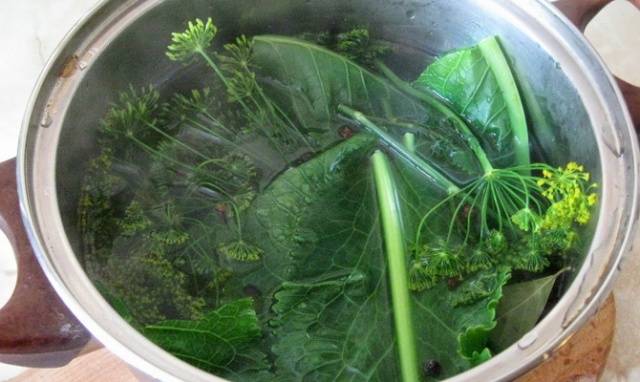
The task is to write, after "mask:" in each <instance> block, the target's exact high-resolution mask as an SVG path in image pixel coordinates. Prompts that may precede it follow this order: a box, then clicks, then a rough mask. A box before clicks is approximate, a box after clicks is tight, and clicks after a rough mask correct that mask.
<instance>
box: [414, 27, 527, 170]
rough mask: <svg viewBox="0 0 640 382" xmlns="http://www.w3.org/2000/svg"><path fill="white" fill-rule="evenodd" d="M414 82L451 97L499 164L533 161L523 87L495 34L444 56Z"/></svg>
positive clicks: (456, 107) (519, 163)
mask: <svg viewBox="0 0 640 382" xmlns="http://www.w3.org/2000/svg"><path fill="white" fill-rule="evenodd" d="M414 86H415V87H416V88H417V89H420V90H425V91H433V92H435V93H437V94H439V95H440V96H442V97H444V98H445V99H446V100H448V101H449V102H450V104H451V105H452V107H453V109H454V111H456V112H458V113H459V114H460V115H462V116H463V117H464V118H465V119H467V120H468V121H469V122H470V123H471V128H472V130H473V132H474V133H475V134H476V135H477V136H478V138H479V139H480V140H481V143H482V145H483V147H484V149H485V150H486V151H487V154H488V156H489V158H490V160H491V161H492V162H493V164H494V165H496V166H498V167H508V166H513V165H526V164H529V138H528V132H527V122H526V117H525V114H524V109H523V106H522V101H521V99H520V93H519V92H518V88H517V85H516V82H515V79H514V77H513V74H512V73H511V69H510V68H509V64H508V62H507V60H506V58H505V56H504V54H503V52H502V49H501V48H500V44H499V42H498V40H497V38H496V37H490V38H487V39H485V40H483V41H481V42H480V44H479V45H478V46H474V47H471V48H467V49H462V50H459V51H455V52H453V53H449V54H447V55H445V56H443V57H441V58H440V59H438V60H437V61H435V62H434V63H433V64H431V65H430V66H429V67H428V68H427V69H426V70H425V72H424V73H422V74H421V75H420V77H419V78H418V79H417V80H416V81H415V83H414Z"/></svg>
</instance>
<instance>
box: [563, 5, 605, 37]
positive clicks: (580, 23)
mask: <svg viewBox="0 0 640 382" xmlns="http://www.w3.org/2000/svg"><path fill="white" fill-rule="evenodd" d="M612 1H613V0H558V1H556V2H554V3H553V5H555V6H556V7H557V8H558V9H560V11H561V12H562V13H564V15H565V16H567V18H568V19H569V20H571V22H572V23H574V24H575V25H576V26H577V27H578V28H580V30H581V31H584V29H585V28H586V27H587V24H589V21H591V19H593V18H594V17H595V15H597V14H598V12H600V11H601V10H602V8H604V7H605V6H606V5H607V4H609V3H610V2H612Z"/></svg>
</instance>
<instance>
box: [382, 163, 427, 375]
mask: <svg viewBox="0 0 640 382" xmlns="http://www.w3.org/2000/svg"><path fill="white" fill-rule="evenodd" d="M371 161H372V163H373V174H374V178H375V185H376V193H377V195H378V208H379V209H380V215H381V219H382V231H383V237H384V242H385V249H386V250H385V252H386V254H387V263H388V267H389V284H390V286H391V299H392V303H393V316H394V321H395V331H396V337H397V341H398V352H399V356H400V370H401V373H402V380H403V381H404V382H418V381H419V380H420V378H419V374H418V358H417V354H416V346H415V337H414V333H413V323H412V316H411V300H410V297H409V283H408V280H407V279H408V277H407V254H406V245H405V240H404V234H403V232H402V221H401V214H400V206H399V204H398V202H399V200H398V199H399V197H398V195H397V192H396V187H395V184H394V181H393V177H392V175H391V168H390V165H389V160H388V159H387V156H386V155H385V154H383V153H382V152H381V151H376V152H375V153H374V154H373V156H372V157H371Z"/></svg>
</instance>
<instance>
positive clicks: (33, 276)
mask: <svg viewBox="0 0 640 382" xmlns="http://www.w3.org/2000/svg"><path fill="white" fill-rule="evenodd" d="M15 172H16V165H15V160H9V161H7V162H3V163H0V230H2V231H4V232H5V233H6V235H7V237H8V238H9V241H10V242H11V245H12V246H13V249H14V251H15V254H16V260H17V263H18V281H17V284H16V289H15V291H14V292H13V295H12V296H11V299H10V300H9V302H8V303H7V305H5V306H4V308H2V309H1V310H0V362H4V363H11V364H16V365H22V366H29V367H51V366H60V365H64V364H66V363H68V362H69V361H70V360H71V359H72V358H73V357H74V356H75V355H76V354H77V353H78V351H79V350H80V349H81V348H82V347H83V346H84V345H85V343H86V342H87V341H88V340H89V338H90V336H89V334H88V333H87V332H86V331H85V329H84V328H83V327H82V325H80V323H79V322H78V321H77V320H76V319H75V318H74V317H73V316H72V315H71V313H70V312H69V310H68V309H67V308H66V307H65V306H64V304H63V303H62V301H60V299H59V297H58V295H56V293H55V292H54V291H53V289H52V288H51V286H50V285H49V282H48V281H47V279H46V277H45V276H44V274H43V273H42V270H41V269H40V266H39V264H38V262H37V260H36V258H35V255H34V254H33V251H32V250H31V246H30V244H29V240H28V238H27V234H26V232H25V230H24V227H23V225H22V218H21V216H20V208H19V205H18V195H17V191H16V175H15ZM2 256H12V254H6V253H5V254H2Z"/></svg>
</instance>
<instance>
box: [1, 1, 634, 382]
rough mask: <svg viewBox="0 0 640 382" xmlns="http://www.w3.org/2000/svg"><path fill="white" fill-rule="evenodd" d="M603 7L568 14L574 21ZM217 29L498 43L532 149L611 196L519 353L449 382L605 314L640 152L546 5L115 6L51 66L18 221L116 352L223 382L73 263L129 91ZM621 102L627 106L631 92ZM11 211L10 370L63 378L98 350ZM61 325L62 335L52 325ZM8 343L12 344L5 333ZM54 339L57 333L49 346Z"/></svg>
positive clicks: (170, 372)
mask: <svg viewBox="0 0 640 382" xmlns="http://www.w3.org/2000/svg"><path fill="white" fill-rule="evenodd" d="M607 2H608V1H606V0H589V1H583V0H576V1H575V2H569V1H563V2H561V5H562V6H563V7H565V9H567V10H569V11H571V12H573V13H571V12H570V13H569V15H570V16H572V17H573V18H574V19H575V20H574V21H580V20H582V19H583V17H587V15H588V13H589V12H588V11H592V10H594V9H597V8H599V7H601V6H603V5H604V4H605V3H607ZM208 16H212V17H213V18H214V19H215V20H216V23H217V24H218V26H219V27H220V29H221V31H222V35H223V36H233V35H236V34H238V33H247V34H255V33H264V32H270V33H284V34H291V33H295V32H300V31H306V30H309V29H313V30H326V29H330V28H332V27H335V26H336V25H339V24H340V23H342V22H345V21H348V20H357V21H358V22H359V23H362V24H368V25H371V26H372V27H373V28H374V30H375V33H377V34H380V35H382V36H383V37H384V38H385V39H387V40H390V41H395V42H398V43H401V44H402V45H403V46H404V47H405V48H406V49H407V50H408V51H411V50H419V51H421V52H426V53H427V54H428V55H430V56H432V57H433V56H436V55H438V54H441V53H443V52H445V51H447V50H450V49H453V48H457V47H461V46H465V45H470V44H473V43H474V42H476V41H478V40H479V39H481V38H483V37H486V36H487V35H493V34H497V35H499V36H500V37H501V40H502V42H503V44H504V45H505V47H506V51H507V52H509V54H510V59H511V61H512V64H513V67H514V70H515V71H516V72H517V74H518V77H519V78H520V79H521V83H520V87H521V89H522V92H523V94H524V99H525V101H526V103H527V107H528V108H529V109H530V110H534V111H536V112H535V113H532V116H533V118H532V120H531V125H532V129H533V132H534V135H535V136H536V139H538V140H539V142H540V144H541V146H542V147H543V148H546V149H547V151H548V153H549V154H550V158H549V159H550V160H551V161H556V162H564V161H566V160H568V159H569V158H571V159H573V160H577V161H580V162H583V163H585V164H586V165H587V167H588V168H589V169H590V170H591V171H592V173H593V174H594V175H595V177H596V178H597V179H596V180H597V181H598V183H600V184H601V185H602V190H601V191H602V199H601V203H600V213H599V218H598V220H597V224H594V225H593V227H591V229H592V232H593V241H592V243H591V245H590V247H589V248H588V250H587V251H586V255H585V257H584V259H580V262H579V264H576V265H578V266H579V271H577V272H576V273H575V279H574V281H573V282H572V283H571V284H570V285H568V286H567V288H566V291H565V294H564V297H563V298H562V299H561V300H560V302H559V303H558V304H557V305H556V307H555V308H554V309H553V310H552V311H551V312H550V313H549V314H548V315H547V316H546V317H545V318H544V319H543V320H542V322H540V323H539V324H538V325H537V326H536V327H535V328H534V329H533V330H532V331H531V332H530V333H528V334H527V335H526V336H525V337H524V338H522V339H521V340H520V341H519V342H518V343H517V344H514V345H513V346H511V347H510V348H509V349H508V350H506V351H504V352H503V353H500V354H498V355H497V356H495V357H494V358H493V359H492V360H490V361H489V362H486V363H484V364H482V365H480V366H478V367H476V368H474V369H472V370H469V371H467V372H465V373H464V374H461V375H459V376H457V377H455V378H453V379H452V381H453V380H455V381H499V380H510V379H513V378H514V377H516V376H518V375H520V374H522V373H523V372H524V371H526V370H528V369H530V368H531V367H533V366H534V365H536V364H538V363H539V362H540V361H541V360H543V359H544V358H545V357H548V356H549V354H551V353H552V352H553V351H554V350H555V349H557V348H558V347H559V346H560V345H561V344H562V343H563V341H565V340H566V339H567V338H568V337H569V336H570V335H571V334H572V333H574V332H575V331H576V330H577V329H578V328H580V326H581V325H583V324H584V323H585V321H586V320H587V319H588V318H589V317H590V316H591V315H592V314H593V313H594V312H595V311H596V310H597V309H598V307H599V305H600V304H601V302H602V301H603V299H604V298H605V297H606V296H607V295H608V293H609V291H610V288H611V285H612V280H613V279H614V278H615V276H616V274H617V272H618V271H619V270H620V266H621V260H622V259H623V257H624V255H625V254H627V252H628V251H629V250H630V243H631V239H632V236H633V235H634V234H635V228H636V227H635V223H636V221H637V220H638V211H639V209H638V187H639V182H640V178H639V175H640V173H639V168H640V167H639V164H640V162H639V152H638V145H637V143H636V135H635V132H634V128H633V123H632V121H631V119H630V117H629V115H628V112H627V109H626V107H625V103H624V100H623V98H622V95H621V92H620V90H619V88H618V86H617V85H616V83H615V82H614V79H613V78H612V76H611V75H610V74H609V73H608V71H607V70H606V68H605V67H604V65H603V63H602V62H601V61H600V59H599V58H598V56H597V55H596V54H595V53H594V51H593V49H592V48H591V47H590V46H589V45H588V44H587V43H586V41H585V40H584V38H583V37H582V36H581V34H580V33H579V31H578V30H577V29H576V28H575V27H574V26H572V25H571V24H570V23H569V21H568V20H567V19H566V18H565V17H563V16H562V15H561V14H560V13H559V12H558V10H557V9H555V8H554V7H553V6H552V5H550V4H548V3H546V2H544V1H536V0H511V1H509V0H457V1H447V0H416V1H404V0H272V1H261V0H190V1H179V0H129V1H125V0H121V1H116V0H113V1H104V2H103V3H102V4H101V5H100V6H98V7H97V8H96V9H95V10H94V11H93V12H92V13H91V14H90V15H88V16H87V17H86V18H85V20H84V21H83V22H82V23H81V24H79V25H78V26H77V27H76V28H75V29H74V31H73V32H71V33H70V34H69V35H68V36H67V37H66V39H65V40H64V42H63V43H62V44H61V46H60V48H59V49H58V50H57V52H56V54H55V55H54V57H53V58H52V59H51V61H50V62H49V64H48V65H47V68H46V69H45V71H44V74H43V75H42V77H41V78H40V81H39V83H38V86H37V88H36V90H35V92H34V95H33V97H32V99H31V103H30V104H29V108H28V110H27V114H26V116H25V119H24V125H23V130H22V137H21V142H20V149H19V154H18V160H17V180H18V181H17V187H18V191H19V199H20V207H21V212H22V218H23V221H24V226H25V227H26V230H27V232H28V236H29V239H30V242H31V245H32V247H33V250H34V252H35V255H36V257H37V259H38V261H39V263H40V266H41V267H42V269H43V270H44V273H45V274H46V277H47V279H48V280H49V282H50V283H51V285H53V287H54V288H55V290H56V292H57V294H58V295H59V296H60V297H61V299H62V301H63V302H64V304H65V305H66V307H68V309H69V310H70V311H71V312H72V313H73V315H74V316H75V317H77V319H78V320H79V321H80V323H81V324H82V326H84V327H85V328H86V329H87V330H88V331H89V332H90V333H91V334H92V335H93V336H94V337H95V338H97V339H98V340H99V341H100V342H101V343H103V344H104V345H105V346H106V347H107V348H109V349H110V350H111V351H113V352H114V353H115V354H117V355H118V356H120V357H121V358H122V359H123V360H125V361H126V362H128V363H130V364H131V365H133V366H135V367H136V368H138V369H139V370H141V371H143V372H144V373H146V374H148V375H150V376H153V377H155V378H158V379H160V380H163V381H214V380H219V379H217V378H216V377H214V376H212V375H210V374H207V373H205V372H202V371H200V370H198V369H196V368H194V367H192V366H190V365H188V364H186V363H184V362H182V361H180V360H178V359H177V358H174V357H172V356H170V355H169V354H168V353H165V352H164V351H162V350H161V349H160V348H158V347H156V346H155V345H153V344H152V343H151V342H150V341H148V340H147V339H145V338H144V337H143V336H142V335H141V334H139V333H138V332H136V331H135V330H134V329H133V328H132V327H130V326H129V325H128V324H127V323H126V322H125V321H124V320H123V319H121V318H120V317H119V316H118V315H117V314H116V313H115V312H114V311H113V310H112V309H111V307H110V306H109V305H108V304H107V303H106V302H105V300H103V299H102V297H101V296H100V294H99V293H98V292H97V291H96V289H95V288H94V286H93V285H92V283H91V282H90V280H89V279H88V278H87V276H86V275H85V273H84V272H83V269H82V268H81V266H80V264H79V262H78V261H77V259H76V257H75V255H74V253H78V250H79V248H78V233H77V231H76V224H75V223H76V222H75V219H76V212H75V211H76V207H77V200H78V194H79V189H80V187H79V185H80V181H81V177H82V173H83V169H84V167H85V166H86V164H87V159H88V158H89V157H90V156H91V155H92V154H93V153H94V152H95V151H96V142H95V133H96V129H97V126H98V121H99V120H100V118H101V117H102V116H103V115H104V113H105V111H106V109H107V107H108V105H109V102H110V101H112V100H114V99H115V97H116V95H117V93H118V92H119V91H120V90H122V89H124V88H125V87H127V86H129V84H133V85H134V86H138V85H140V86H142V85H146V84H148V83H156V84H157V83H162V82H163V81H165V80H166V79H167V78H169V77H171V75H172V74H174V73H175V72H176V71H177V70H178V68H177V66H176V65H175V64H174V63H172V62H170V61H168V60H166V59H165V58H164V51H165V47H166V46H167V43H168V40H169V36H170V32H172V31H176V30H181V29H183V28H184V23H185V21H186V20H190V19H193V18H195V17H200V18H204V17H208ZM398 65H401V63H399V64H398ZM625 89H626V90H627V91H628V92H629V94H630V95H631V93H632V90H633V89H632V88H631V87H626V88H625ZM636 97H637V96H636ZM553 147H560V148H561V149H555V150H552V149H551V148H553ZM9 165H10V164H9ZM9 165H5V167H6V168H8V167H7V166H9ZM5 171H6V170H5ZM0 175H2V174H0ZM4 175H5V177H6V176H7V175H6V174H4ZM2 186H3V190H4V191H6V190H10V189H11V187H13V185H12V184H11V182H10V181H6V182H4V183H3V185H2ZM15 203H16V202H15V200H9V201H4V202H2V203H0V210H2V216H3V219H0V220H2V221H0V223H3V224H2V226H4V228H6V229H8V230H9V231H12V232H13V236H12V239H13V241H14V242H15V243H16V245H18V247H19V248H18V252H19V254H20V256H21V257H20V259H19V260H20V262H19V266H20V268H21V269H20V280H19V287H18V291H17V292H16V295H14V299H13V300H12V304H10V306H9V308H10V309H9V308H5V309H4V310H3V311H2V312H0V333H3V332H4V334H0V350H1V352H2V353H4V355H3V356H1V357H0V359H1V360H5V361H6V360H9V361H13V362H16V363H22V364H30V365H33V364H41V363H42V362H49V364H58V363H63V362H66V361H68V360H69V359H70V358H71V357H73V355H75V354H76V353H77V350H78V349H79V348H81V347H82V346H83V345H84V343H86V342H87V340H88V338H89V336H88V335H87V334H86V332H85V331H84V330H83V328H82V326H81V325H80V324H79V323H78V322H77V321H74V320H73V318H72V317H71V315H70V314H69V312H68V311H66V308H64V307H62V306H59V305H57V304H56V301H57V297H55V295H53V294H51V293H49V292H47V291H46V290H45V289H46V284H45V283H38V282H39V281H37V280H38V275H39V273H38V272H39V270H37V269H36V267H34V262H33V261H32V260H30V259H31V258H30V257H29V256H31V255H30V253H29V251H28V248H27V247H26V246H25V243H24V237H22V236H20V235H21V232H20V225H19V223H17V222H16V211H17V210H16V209H15V208H13V210H12V211H10V210H11V208H12V206H14V205H15ZM7 211H9V212H7ZM11 213H13V215H12V214H11ZM16 232H17V233H16ZM25 253H26V254H25ZM25 285H26V286H25ZM34 292H35V293H34ZM34 296H35V297H34ZM25 299H29V300H28V301H29V304H30V308H31V309H34V307H35V308H37V307H38V306H40V304H44V305H47V306H48V307H44V308H42V309H41V310H40V312H41V314H39V315H38V314H36V316H39V317H35V318H34V317H26V316H27V315H28V314H27V313H26V310H25V309H23V310H20V309H19V308H16V306H19V305H21V304H20V302H24V301H26V300H25ZM22 305H24V304H22ZM31 316H33V314H31ZM53 316H55V317H57V319H56V320H54V321H55V322H54V323H51V322H44V321H51V320H49V318H50V317H53ZM7 317H9V318H7ZM3 325H4V326H3ZM34 325H35V326H34ZM38 325H40V326H38ZM12 327H14V328H18V329H16V330H15V331H14V332H13V333H6V331H7V330H9V329H10V328H12ZM34 328H35V329H34ZM38 330H40V331H38ZM47 331H49V332H51V331H53V332H54V333H53V334H51V333H49V334H48V335H49V337H47ZM35 332H37V333H41V337H42V338H40V340H41V341H40V342H42V343H40V344H39V343H38V338H35V340H34V338H32V340H33V341H31V342H30V343H28V345H29V346H24V347H22V348H21V347H20V346H23V345H24V341H23V342H20V341H19V338H18V337H19V336H21V335H22V336H24V335H26V334H27V333H32V334H33V333H35ZM35 337H37V336H35ZM11 341H14V342H13V344H14V347H13V348H11V347H10V344H11V343H12V342H11ZM47 341H49V342H48V343H47ZM20 344H23V345H20ZM52 351H57V352H58V353H57V355H58V360H57V361H51V359H50V358H47V355H46V354H44V353H47V352H52Z"/></svg>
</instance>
